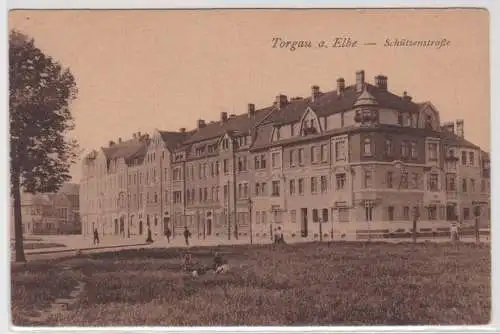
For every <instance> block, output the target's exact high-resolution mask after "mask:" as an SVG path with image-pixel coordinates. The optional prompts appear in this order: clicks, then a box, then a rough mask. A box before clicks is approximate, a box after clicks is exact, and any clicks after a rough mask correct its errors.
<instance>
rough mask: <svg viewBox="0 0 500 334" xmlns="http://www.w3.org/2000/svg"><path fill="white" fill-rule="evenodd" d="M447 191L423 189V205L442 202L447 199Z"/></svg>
mask: <svg viewBox="0 0 500 334" xmlns="http://www.w3.org/2000/svg"><path fill="white" fill-rule="evenodd" d="M447 198H448V197H447V193H446V192H444V191H428V190H427V191H425V192H424V198H423V201H424V203H423V204H424V206H427V205H433V204H444V203H445V202H446V200H447Z"/></svg>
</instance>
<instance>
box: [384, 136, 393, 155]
mask: <svg viewBox="0 0 500 334" xmlns="http://www.w3.org/2000/svg"><path fill="white" fill-rule="evenodd" d="M385 155H387V156H388V157H391V156H392V139H386V140H385Z"/></svg>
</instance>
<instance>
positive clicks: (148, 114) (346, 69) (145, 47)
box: [9, 9, 490, 182]
mask: <svg viewBox="0 0 500 334" xmlns="http://www.w3.org/2000/svg"><path fill="white" fill-rule="evenodd" d="M9 25H10V26H9V28H11V29H12V28H15V29H18V30H20V31H22V32H24V33H26V34H28V35H29V36H31V37H33V38H34V39H35V43H36V45H37V46H38V47H39V48H41V49H42V50H43V51H44V52H46V53H47V54H49V55H51V56H52V57H54V58H55V59H57V60H58V61H60V62H61V63H62V64H63V65H64V66H65V67H69V68H70V69H71V71H72V73H73V74H74V75H75V77H76V81H77V85H78V89H79V96H78V99H77V100H76V101H75V103H74V105H73V109H72V110H73V113H74V116H75V119H76V130H75V131H74V134H73V135H74V137H75V138H76V139H77V140H78V141H79V142H80V145H81V147H82V148H83V149H85V150H86V151H87V152H88V151H89V150H91V149H94V148H99V147H101V146H106V145H107V143H108V141H109V140H115V141H116V140H117V138H118V137H122V138H123V139H127V138H129V137H131V135H132V133H133V132H137V131H141V132H151V131H152V130H153V129H155V128H158V129H160V130H178V129H179V128H180V127H186V128H188V129H191V128H193V127H195V126H196V120H197V119H198V118H202V119H205V120H207V121H211V120H218V119H219V115H220V112H221V111H227V112H228V113H236V114H240V113H244V112H246V105H247V104H248V103H255V104H256V107H257V108H259V107H265V106H268V105H270V104H271V103H272V102H273V100H274V97H275V96H276V95H278V94H280V93H283V94H286V95H288V96H289V97H291V96H307V95H309V94H310V86H311V85H315V84H316V85H319V86H320V88H321V90H322V91H330V90H334V89H335V85H336V79H337V78H338V77H344V78H345V80H346V85H350V84H353V83H354V81H355V72H356V71H357V70H360V69H364V70H365V73H366V74H365V75H366V80H367V81H368V82H373V77H374V76H375V75H377V74H385V75H387V76H388V87H389V90H391V91H392V92H393V93H396V94H399V95H402V94H403V91H408V94H409V95H411V96H413V100H414V101H415V102H423V101H431V102H432V103H433V104H434V106H435V107H436V108H437V109H438V110H439V112H440V115H441V122H444V121H451V120H456V119H460V118H461V119H464V120H465V126H464V128H465V136H466V138H467V139H469V140H470V141H472V142H473V143H475V144H477V145H479V146H481V147H482V148H483V149H485V150H487V151H489V150H490V85H489V82H490V72H489V71H490V69H489V17H488V13H487V12H486V11H482V10H471V9H469V10H456V9H455V10H443V9H430V10H231V11H228V10H224V11H223V10H203V11H201V10H200V11H196V10H191V11H188V10H170V11H167V10H163V11H161V10H155V11H153V10H142V11H139V10H114V11H104V10H78V11H77V10H66V11H63V10H59V11H53V10H45V11H13V12H10V13H9ZM273 37H281V38H283V39H289V40H311V41H313V42H316V41H320V40H330V41H331V40H333V39H334V38H335V37H351V39H352V40H358V41H359V42H358V43H359V44H363V43H367V42H375V43H377V45H375V46H361V47H358V48H351V49H348V48H344V49H341V48H336V49H334V48H329V49H323V50H322V49H299V50H296V51H294V52H291V51H288V50H285V49H273V48H272V39H273ZM386 38H391V39H395V38H400V39H402V38H407V39H418V40H427V39H433V40H434V39H442V38H446V39H448V40H449V41H451V43H450V45H449V46H448V47H446V48H443V49H440V50H437V49H434V48H428V49H424V48H387V47H384V46H383V45H384V41H385V39H386ZM72 175H73V177H74V181H76V182H78V181H79V178H80V165H76V166H74V168H73V169H72Z"/></svg>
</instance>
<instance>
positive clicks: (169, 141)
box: [158, 131, 193, 151]
mask: <svg viewBox="0 0 500 334" xmlns="http://www.w3.org/2000/svg"><path fill="white" fill-rule="evenodd" d="M158 132H159V133H160V135H161V138H162V139H163V142H164V143H165V145H166V146H167V148H168V149H169V150H170V151H172V150H174V149H175V148H176V147H177V146H178V145H180V144H182V143H183V142H184V141H185V140H186V139H187V138H188V137H189V136H190V135H192V134H193V131H190V132H175V131H158Z"/></svg>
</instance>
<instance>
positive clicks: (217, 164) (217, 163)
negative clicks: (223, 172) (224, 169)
mask: <svg viewBox="0 0 500 334" xmlns="http://www.w3.org/2000/svg"><path fill="white" fill-rule="evenodd" d="M219 171H220V164H219V162H218V161H216V162H215V175H219Z"/></svg>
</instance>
